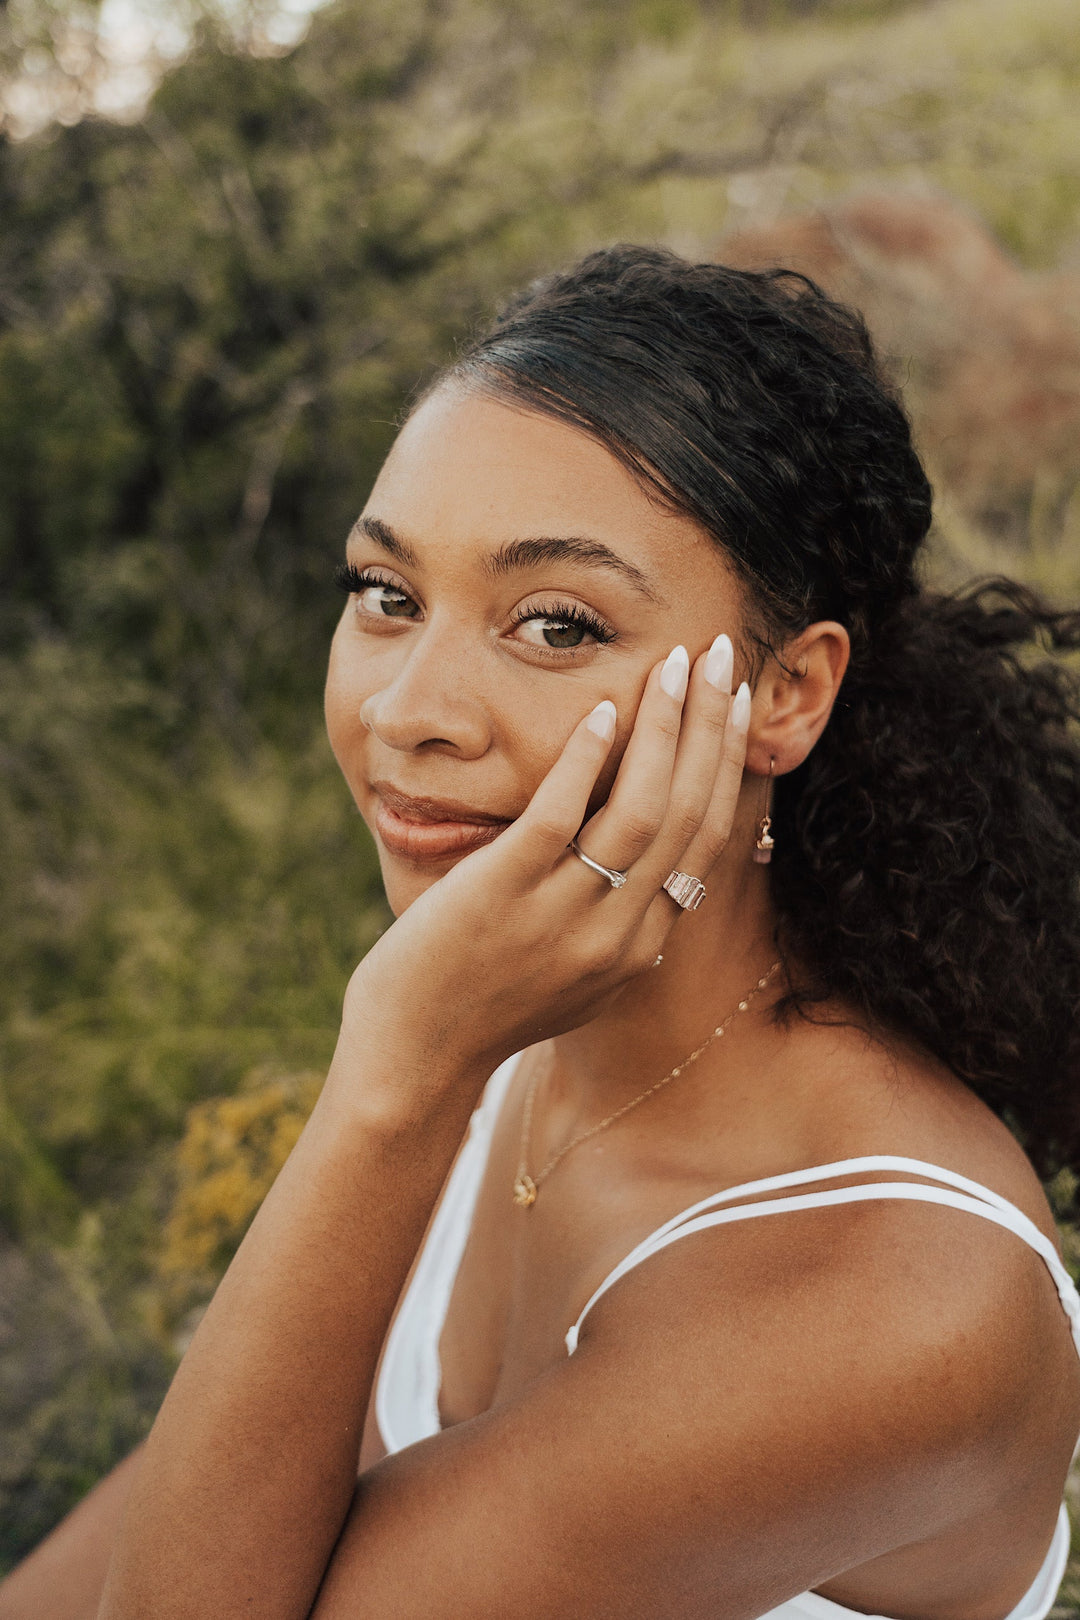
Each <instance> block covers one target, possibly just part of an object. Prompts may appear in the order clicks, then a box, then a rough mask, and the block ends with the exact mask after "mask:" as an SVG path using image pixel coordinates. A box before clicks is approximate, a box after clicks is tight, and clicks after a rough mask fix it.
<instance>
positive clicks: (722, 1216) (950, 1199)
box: [375, 1058, 1080, 1620]
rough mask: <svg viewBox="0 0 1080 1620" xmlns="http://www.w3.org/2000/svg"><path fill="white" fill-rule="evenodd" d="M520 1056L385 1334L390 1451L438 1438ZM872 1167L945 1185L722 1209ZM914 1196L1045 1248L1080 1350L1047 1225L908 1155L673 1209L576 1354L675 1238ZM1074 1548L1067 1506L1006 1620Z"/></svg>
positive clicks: (780, 1180) (449, 1189)
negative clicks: (501, 1120)
mask: <svg viewBox="0 0 1080 1620" xmlns="http://www.w3.org/2000/svg"><path fill="white" fill-rule="evenodd" d="M516 1061H517V1059H516V1058H510V1059H508V1060H507V1062H506V1063H503V1064H502V1065H500V1067H499V1068H498V1069H496V1071H495V1073H494V1074H493V1075H492V1077H491V1079H490V1080H489V1081H488V1083H487V1085H486V1087H485V1088H484V1094H483V1097H482V1098H481V1100H480V1103H479V1105H478V1107H477V1109H476V1112H475V1113H474V1114H473V1117H472V1121H471V1123H470V1126H469V1132H468V1136H467V1138H466V1141H465V1143H464V1145H463V1147H462V1149H461V1152H460V1154H459V1155H458V1159H457V1163H456V1164H455V1165H454V1168H453V1171H452V1172H451V1175H450V1179H449V1181H448V1183H447V1186H446V1190H445V1192H444V1194H443V1198H442V1202H441V1203H440V1205H439V1208H438V1210H437V1212H436V1215H435V1219H434V1221H433V1222H432V1224H431V1230H430V1232H429V1233H428V1237H427V1241H426V1243H425V1245H424V1249H423V1252H422V1254H421V1255H420V1258H419V1260H418V1262H417V1265H416V1269H415V1271H414V1273H413V1278H412V1282H411V1283H410V1285H409V1288H408V1290H407V1291H406V1294H405V1297H404V1299H403V1300H402V1302H401V1307H400V1309H399V1311H398V1314H397V1317H396V1320H395V1322H394V1324H393V1327H392V1328H391V1331H390V1335H389V1337H388V1339H387V1343H386V1349H385V1352H384V1354H383V1360H382V1368H381V1370H380V1374H379V1381H378V1385H377V1387H376V1391H375V1413H376V1417H377V1420H378V1424H379V1432H380V1434H381V1436H382V1440H383V1444H384V1445H385V1446H386V1449H387V1451H388V1452H394V1451H400V1450H401V1449H402V1447H404V1446H409V1445H412V1444H414V1443H415V1442H416V1441H417V1440H424V1439H426V1438H427V1437H428V1436H429V1435H433V1434H438V1432H439V1430H440V1428H441V1427H442V1425H441V1423H440V1421H439V1386H440V1383H441V1378H442V1374H441V1368H440V1366H439V1340H440V1338H441V1336H442V1329H443V1323H444V1321H445V1319H446V1312H447V1309H448V1307H449V1304H450V1295H451V1292H452V1291H453V1287H454V1281H455V1279H456V1277H457V1273H458V1267H459V1266H460V1264H461V1257H462V1255H463V1253H464V1251H465V1244H466V1241H467V1239H468V1236H469V1228H470V1225H471V1223H472V1216H473V1209H474V1207H475V1204H476V1198H477V1194H478V1193H479V1191H480V1183H481V1181H482V1180H483V1176H484V1170H485V1167H486V1165H487V1158H488V1151H489V1148H490V1144H491V1138H492V1134H493V1132H494V1128H495V1121H496V1119H497V1117H498V1113H499V1109H500V1107H501V1105H502V1101H503V1098H504V1097H505V1095H506V1091H507V1088H508V1086H509V1084H510V1080H511V1077H512V1075H513V1071H514V1066H515V1064H516ZM867 1171H873V1172H877V1171H894V1172H904V1173H906V1174H909V1175H919V1176H925V1177H928V1178H930V1179H932V1180H934V1181H937V1182H941V1183H944V1185H943V1186H938V1187H928V1186H926V1185H925V1184H919V1183H915V1182H910V1181H895V1182H888V1181H878V1182H864V1183H861V1184H859V1183H856V1184H855V1185H852V1186H848V1187H839V1188H830V1189H819V1190H818V1191H817V1192H808V1193H794V1194H789V1193H786V1192H785V1195H784V1196H782V1197H779V1198H778V1197H770V1198H767V1199H764V1200H761V1201H760V1202H756V1203H755V1202H751V1203H747V1204H740V1205H738V1207H737V1208H735V1209H726V1208H724V1207H723V1206H724V1205H725V1204H728V1203H730V1202H731V1200H732V1199H735V1198H747V1197H749V1198H752V1197H753V1195H755V1194H757V1193H776V1192H778V1191H782V1190H785V1189H787V1188H791V1187H800V1186H805V1185H806V1184H808V1183H812V1182H815V1181H824V1180H831V1179H833V1178H835V1177H838V1176H846V1175H851V1174H860V1173H863V1172H867ZM880 1198H888V1199H907V1200H910V1201H912V1202H918V1203H931V1204H945V1205H948V1206H950V1207H951V1208H953V1209H958V1210H964V1211H966V1212H967V1213H968V1214H971V1215H978V1216H981V1217H982V1218H983V1219H984V1220H988V1221H993V1222H994V1223H995V1224H996V1225H998V1226H1004V1227H1006V1228H1007V1229H1008V1230H1009V1231H1010V1232H1015V1234H1016V1236H1017V1237H1019V1238H1021V1239H1022V1240H1023V1241H1024V1242H1025V1243H1027V1244H1029V1245H1030V1246H1031V1248H1033V1249H1034V1250H1035V1251H1036V1253H1038V1254H1039V1255H1041V1257H1042V1259H1043V1260H1044V1261H1045V1263H1046V1266H1047V1268H1048V1270H1049V1272H1050V1275H1051V1277H1052V1278H1053V1280H1054V1282H1055V1284H1056V1286H1057V1291H1058V1297H1059V1298H1060V1300H1061V1304H1062V1307H1063V1309H1064V1311H1065V1314H1066V1316H1067V1317H1068V1320H1069V1325H1070V1328H1071V1330H1072V1336H1073V1342H1074V1344H1075V1345H1076V1348H1077V1353H1078V1354H1080V1296H1078V1294H1077V1291H1076V1288H1075V1286H1074V1284H1073V1282H1072V1279H1071V1278H1070V1276H1069V1274H1068V1272H1067V1271H1066V1270H1065V1267H1064V1266H1063V1265H1062V1263H1061V1260H1060V1259H1059V1258H1058V1255H1057V1252H1056V1250H1055V1249H1054V1246H1053V1244H1052V1243H1050V1242H1049V1241H1048V1240H1047V1238H1046V1237H1044V1235H1043V1234H1042V1232H1040V1231H1039V1229H1038V1227H1037V1226H1035V1225H1034V1224H1033V1223H1032V1222H1031V1221H1030V1220H1029V1219H1028V1217H1027V1216H1026V1215H1024V1214H1023V1213H1022V1211H1020V1210H1019V1209H1017V1208H1016V1206H1015V1205H1014V1204H1010V1203H1009V1202H1008V1200H1007V1199H1005V1198H1002V1197H1000V1196H999V1195H998V1194H997V1193H994V1192H991V1191H990V1190H989V1189H988V1188H986V1187H983V1186H980V1184H979V1183H978V1182H975V1181H970V1180H968V1178H967V1177H966V1176H959V1175H957V1174H956V1173H955V1171H952V1170H945V1169H942V1168H941V1167H940V1166H939V1165H933V1164H926V1163H924V1162H923V1161H922V1160H921V1159H905V1158H898V1157H895V1156H892V1155H885V1154H881V1155H874V1156H869V1157H865V1158H860V1159H842V1160H840V1161H838V1162H837V1163H835V1164H820V1165H815V1166H813V1167H812V1168H810V1169H806V1170H794V1171H791V1172H790V1173H789V1174H787V1175H782V1176H767V1177H765V1178H764V1179H763V1180H760V1181H749V1182H744V1183H743V1184H742V1185H741V1186H739V1187H729V1188H727V1190H726V1191H724V1192H721V1193H716V1194H714V1195H713V1196H712V1197H710V1198H703V1199H701V1200H700V1202H698V1203H696V1204H692V1205H691V1206H690V1208H689V1209H685V1210H682V1211H681V1212H680V1214H678V1215H674V1216H672V1218H671V1219H670V1220H668V1221H665V1222H664V1224H663V1225H662V1226H660V1227H658V1228H657V1230H656V1231H655V1232H652V1233H650V1235H649V1236H648V1237H647V1238H645V1239H643V1241H642V1242H641V1243H639V1244H637V1246H636V1247H635V1248H634V1249H632V1250H631V1251H630V1253H629V1254H628V1255H627V1256H626V1258H625V1259H624V1260H622V1261H620V1263H619V1264H618V1265H617V1266H616V1267H615V1268H614V1270H613V1271H611V1272H610V1273H609V1274H608V1276H607V1277H606V1278H605V1279H604V1281H603V1282H602V1283H601V1284H600V1287H599V1288H598V1289H597V1290H596V1292H595V1293H594V1294H593V1295H592V1298H591V1299H589V1301H588V1302H587V1303H586V1305H585V1308H584V1310H583V1311H582V1312H581V1315H580V1316H579V1317H578V1319H577V1321H576V1322H575V1323H574V1324H573V1326H572V1327H571V1328H570V1329H569V1331H568V1333H567V1335H566V1348H567V1353H568V1354H569V1355H573V1353H574V1350H575V1349H576V1348H577V1340H578V1334H579V1332H580V1330H581V1324H582V1322H583V1321H584V1320H585V1317H586V1316H587V1315H588V1313H589V1311H590V1310H591V1309H592V1307H593V1305H595V1303H596V1301H597V1300H598V1299H599V1298H600V1296H601V1295H602V1294H605V1293H606V1292H607V1290H608V1289H609V1288H610V1287H611V1286H612V1284H613V1283H616V1282H617V1281H618V1280H619V1278H620V1277H623V1276H625V1275H626V1273H627V1272H628V1271H631V1270H632V1269H633V1268H634V1267H635V1266H638V1265H640V1264H641V1263H642V1261H644V1260H647V1259H648V1258H649V1256H650V1255H653V1254H656V1253H658V1252H659V1250H661V1249H663V1248H666V1247H667V1245H668V1244H670V1243H675V1242H677V1241H678V1239H679V1238H682V1237H686V1236H687V1235H688V1234H689V1233H691V1232H700V1231H703V1230H704V1229H705V1228H707V1227H710V1226H720V1225H724V1224H726V1223H728V1222H731V1221H742V1220H753V1219H756V1218H759V1217H763V1216H766V1215H777V1214H781V1213H783V1212H784V1211H786V1210H802V1209H813V1208H816V1207H818V1206H826V1205H831V1204H846V1203H855V1202H859V1201H862V1200H863V1199H880ZM1068 1555H1069V1519H1068V1514H1067V1513H1066V1510H1065V1506H1064V1504H1062V1507H1061V1510H1060V1512H1059V1514H1058V1521H1057V1527H1056V1529H1055V1531H1054V1538H1053V1541H1052V1542H1051V1544H1050V1549H1049V1551H1048V1553H1047V1555H1046V1558H1045V1559H1044V1561H1043V1566H1042V1568H1041V1570H1040V1571H1039V1573H1038V1575H1037V1576H1036V1577H1035V1580H1034V1581H1033V1583H1032V1585H1031V1586H1030V1587H1029V1588H1028V1590H1027V1592H1026V1593H1025V1594H1024V1596H1023V1597H1022V1598H1021V1600H1020V1602H1019V1603H1018V1604H1017V1605H1016V1607H1015V1608H1014V1609H1012V1610H1011V1611H1010V1613H1009V1614H1008V1615H1007V1616H1006V1617H1005V1620H1045V1616H1046V1615H1047V1614H1048V1613H1049V1611H1050V1609H1051V1607H1052V1605H1053V1602H1054V1598H1055V1597H1056V1596H1057V1590H1058V1587H1059V1586H1060V1584H1061V1577H1062V1575H1063V1573H1064V1570H1065V1563H1066V1560H1067V1558H1068ZM761 1620H886V1617H879V1616H866V1615H864V1614H862V1613H861V1612H857V1611H856V1610H853V1609H848V1608H845V1607H844V1606H843V1605H842V1604H840V1603H833V1602H832V1601H831V1599H829V1598H823V1597H819V1596H818V1595H817V1593H816V1592H803V1593H801V1594H800V1595H799V1596H798V1597H793V1598H789V1599H788V1601H787V1602H786V1603H781V1604H780V1605H779V1607H777V1608H774V1609H770V1610H768V1612H767V1615H763V1616H762V1617H761Z"/></svg>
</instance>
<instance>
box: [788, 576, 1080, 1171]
mask: <svg viewBox="0 0 1080 1620" xmlns="http://www.w3.org/2000/svg"><path fill="white" fill-rule="evenodd" d="M1040 645H1041V647H1042V649H1044V650H1053V651H1066V650H1071V649H1075V648H1077V647H1080V613H1056V612H1053V611H1052V610H1051V609H1050V608H1048V607H1047V606H1046V605H1045V604H1044V603H1042V602H1040V601H1039V600H1038V598H1037V597H1036V596H1035V595H1033V593H1032V592H1030V591H1028V590H1026V589H1024V588H1023V587H1022V586H1020V585H1017V584H1014V583H1012V582H1011V581H1009V580H1005V579H995V580H990V581H988V582H986V583H983V584H980V585H976V586H973V587H970V588H969V589H967V590H965V591H963V592H960V593H958V594H956V595H949V596H939V595H931V594H919V595H915V596H911V597H909V598H908V599H906V600H905V601H903V602H902V603H901V604H900V605H899V607H898V609H897V611H896V613H895V614H894V615H893V617H892V618H891V620H889V621H888V622H887V623H886V624H884V625H879V626H878V628H877V632H876V634H875V636H874V639H873V641H872V643H870V644H869V645H868V646H867V647H866V648H865V650H864V652H863V655H862V657H861V659H859V660H857V661H855V660H853V664H852V667H851V668H850V670H849V672H848V675H847V677H846V678H845V681H844V684H843V687H842V688H841V693H840V697H839V700H838V702H837V705H836V708H835V710H834V713H833V716H832V718H831V720H830V722H829V725H828V726H827V728H826V730H825V733H824V735H823V736H822V738H821V740H820V742H819V743H818V745H817V747H816V748H815V749H814V750H813V751H812V752H811V754H810V755H809V756H808V758H807V760H806V761H805V763H804V764H803V765H802V766H801V767H800V768H799V770H797V771H794V772H792V773H791V775H789V776H786V777H784V778H782V779H781V780H780V781H779V782H778V783H777V791H776V809H775V820H776V852H775V855H774V865H773V872H774V873H775V879H774V894H775V898H776V902H777V904H778V906H779V907H780V909H781V913H782V916H783V919H784V936H785V943H786V944H790V947H791V948H792V949H793V950H794V952H795V954H796V955H797V956H798V958H799V960H800V962H802V963H803V964H804V965H805V966H807V967H809V969H810V970H811V974H812V976H813V978H814V981H815V982H814V983H813V984H812V985H810V986H808V987H806V988H805V989H804V990H802V991H801V992H797V993H796V996H795V999H796V1000H801V1001H810V1000H813V999H815V998H816V997H821V996H823V995H826V994H830V995H840V996H842V997H844V998H845V999H846V1000H848V1001H850V1002H852V1003H854V1004H855V1005H856V1006H857V1007H859V1008H860V1009H861V1010H862V1012H863V1013H864V1014H865V1015H866V1017H867V1018H868V1019H870V1020H873V1021H876V1022H883V1023H885V1024H891V1025H893V1026H895V1027H896V1028H898V1029H903V1030H906V1031H909V1032H910V1033H911V1034H913V1035H915V1036H916V1038H917V1039H918V1040H919V1041H921V1042H922V1044H923V1045H924V1046H925V1047H926V1048H927V1049H928V1050H929V1051H930V1052H932V1053H933V1054H934V1055H935V1056H936V1057H938V1058H940V1059H941V1060H942V1062H944V1063H945V1064H947V1065H948V1067H949V1068H950V1069H952V1070H953V1071H954V1072H955V1073H956V1074H958V1075H959V1076H960V1077H961V1078H962V1079H964V1080H966V1081H967V1082H968V1084H969V1085H970V1086H971V1087H972V1089H973V1090H974V1091H975V1092H977V1093H978V1095H979V1096H981V1097H982V1098H983V1099H984V1100H985V1101H986V1102H987V1103H988V1104H989V1105H990V1106H991V1107H992V1108H993V1109H994V1110H995V1111H996V1112H997V1113H999V1114H1001V1115H1002V1116H1003V1117H1004V1118H1006V1119H1007V1120H1008V1122H1009V1123H1010V1124H1011V1125H1012V1126H1013V1128H1014V1129H1015V1130H1016V1131H1017V1134H1018V1135H1019V1136H1020V1137H1021V1139H1022V1141H1023V1143H1024V1146H1025V1147H1026V1149H1027V1151H1028V1153H1029V1154H1030V1156H1031V1157H1032V1159H1033V1161H1034V1162H1035V1164H1036V1165H1037V1166H1038V1168H1039V1169H1040V1171H1041V1172H1042V1173H1043V1174H1044V1175H1047V1176H1049V1175H1051V1174H1053V1172H1054V1171H1056V1170H1057V1169H1058V1168H1060V1167H1061V1166H1062V1165H1064V1164H1068V1165H1074V1166H1075V1165H1080V1016H1078V1015H1080V748H1078V742H1077V733H1076V730H1075V726H1076V722H1077V721H1078V719H1080V679H1078V677H1077V674H1076V673H1074V672H1071V671H1070V670H1069V669H1068V668H1067V667H1066V666H1065V665H1064V664H1063V663H1062V662H1060V661H1052V660H1051V659H1049V658H1047V657H1045V656H1044V657H1042V658H1041V659H1040V658H1038V657H1037V653H1038V651H1039V648H1040Z"/></svg>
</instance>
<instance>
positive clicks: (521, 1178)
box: [514, 962, 780, 1209]
mask: <svg viewBox="0 0 1080 1620" xmlns="http://www.w3.org/2000/svg"><path fill="white" fill-rule="evenodd" d="M779 967H780V963H779V962H774V963H773V965H772V967H771V968H770V969H769V971H768V972H767V973H764V974H762V976H761V978H760V979H759V980H758V982H757V984H755V985H754V986H753V988H752V989H750V990H748V991H747V992H746V994H745V996H744V997H743V999H742V1000H741V1001H740V1002H739V1005H738V1006H737V1007H736V1008H735V1009H734V1010H733V1011H732V1012H730V1013H728V1015H727V1017H726V1018H725V1019H724V1021H723V1023H721V1024H717V1026H716V1028H715V1029H714V1030H713V1032H712V1034H711V1035H710V1036H709V1037H708V1038H707V1039H706V1040H704V1041H702V1043H701V1045H700V1046H699V1047H696V1048H695V1050H694V1051H693V1052H691V1053H690V1056H689V1057H684V1058H683V1059H682V1061H681V1062H680V1063H677V1064H676V1065H675V1067H674V1068H673V1069H669V1070H668V1072H667V1074H665V1076H664V1078H663V1079H662V1080H657V1081H656V1082H655V1083H654V1084H653V1085H651V1086H649V1088H648V1090H647V1091H643V1092H642V1093H641V1095H640V1096H639V1097H634V1098H632V1099H631V1101H630V1102H628V1103H623V1105H622V1107H621V1108H617V1109H616V1110H615V1112H614V1113H613V1114H609V1115H608V1116H607V1118H606V1119H602V1120H601V1121H600V1123H599V1125H590V1126H589V1127H588V1129H587V1130H584V1131H580V1132H579V1133H578V1135H577V1136H572V1137H571V1138H570V1140H569V1142H567V1144H566V1146H565V1147H561V1148H560V1149H559V1151H558V1153H556V1154H555V1155H554V1157H553V1158H550V1159H549V1160H548V1162H547V1164H545V1165H544V1167H543V1169H542V1170H538V1171H537V1173H536V1175H535V1176H530V1174H529V1169H528V1165H529V1138H530V1136H531V1135H532V1115H533V1101H534V1099H535V1097H536V1088H537V1083H538V1081H539V1078H540V1073H541V1071H540V1070H539V1069H538V1070H537V1072H536V1073H535V1074H534V1075H533V1077H532V1079H531V1080H530V1082H529V1089H528V1091H527V1092H526V1094H525V1108H524V1112H523V1114H522V1120H521V1149H520V1152H519V1155H518V1168H517V1175H516V1176H515V1177H514V1203H515V1204H517V1205H518V1206H519V1207H520V1208H521V1209H530V1208H531V1207H532V1205H533V1204H535V1203H536V1197H537V1194H538V1192H539V1191H540V1188H541V1186H542V1184H543V1183H544V1182H545V1181H546V1180H547V1178H548V1176H550V1174H551V1172H552V1171H553V1170H554V1168H555V1166H556V1165H557V1164H558V1163H559V1162H560V1160H562V1159H564V1158H565V1157H566V1155H567V1154H568V1153H569V1152H570V1150H571V1148H576V1147H580V1146H581V1144H582V1142H587V1141H588V1140H589V1138H590V1136H598V1135H599V1134H600V1132H601V1131H606V1130H607V1128H608V1126H609V1125H614V1123H615V1121H616V1120H617V1119H621V1118H622V1117H623V1115H624V1114H628V1113H629V1112H630V1110H631V1108H636V1107H637V1106H638V1104H639V1103H643V1102H644V1101H645V1099H646V1097H651V1096H652V1095H653V1093H654V1092H656V1091H659V1090H660V1089H661V1087H662V1086H666V1085H668V1084H669V1083H670V1082H671V1081H672V1080H677V1079H678V1077H679V1075H680V1074H683V1073H684V1072H685V1071H686V1070H687V1069H688V1068H689V1067H690V1065H691V1063H696V1062H697V1060H698V1058H699V1057H700V1056H701V1054H702V1052H704V1051H705V1050H706V1048H707V1047H710V1046H711V1045H712V1043H713V1041H715V1040H718V1039H719V1038H720V1036H721V1035H722V1034H723V1033H724V1031H725V1030H726V1029H727V1027H728V1025H729V1024H730V1023H731V1022H732V1020H733V1019H735V1018H738V1016H739V1014H740V1013H741V1012H745V1011H746V1009H747V1008H748V1007H749V1005H750V1003H751V1002H752V1001H753V999H754V997H755V996H756V995H757V994H758V993H759V991H761V990H764V989H765V986H766V985H767V984H768V983H769V981H770V979H772V977H773V975H774V974H775V973H776V972H777V971H778V970H779Z"/></svg>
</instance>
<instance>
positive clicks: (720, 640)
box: [705, 635, 735, 692]
mask: <svg viewBox="0 0 1080 1620" xmlns="http://www.w3.org/2000/svg"><path fill="white" fill-rule="evenodd" d="M734 662H735V659H734V655H733V653H732V650H731V637H730V636H725V635H719V636H717V638H716V640H715V641H714V642H713V644H712V646H711V647H710V648H709V650H708V652H707V653H706V654H705V679H706V680H707V681H708V683H709V685H710V686H715V687H718V688H719V690H720V691H721V692H730V691H731V671H732V668H733V667H734Z"/></svg>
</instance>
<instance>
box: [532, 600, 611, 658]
mask: <svg viewBox="0 0 1080 1620" xmlns="http://www.w3.org/2000/svg"><path fill="white" fill-rule="evenodd" d="M515 622H516V627H517V630H518V632H520V633H519V634H518V636H517V640H519V641H525V642H527V643H528V644H529V645H530V646H531V647H547V648H550V649H551V650H552V651H555V652H574V651H576V650H577V648H579V647H584V646H586V645H588V643H589V642H593V643H601V644H602V643H604V642H608V641H611V640H613V638H614V632H613V631H611V630H609V629H608V627H607V625H606V624H604V622H603V620H601V619H599V618H597V617H596V615H595V614H593V613H589V612H587V611H586V610H585V609H584V608H580V607H558V606H552V607H548V608H545V609H543V610H542V611H540V612H536V611H533V612H532V613H522V614H520V615H519V616H518V618H517V620H516V621H515Z"/></svg>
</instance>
